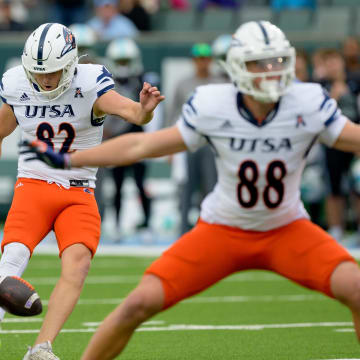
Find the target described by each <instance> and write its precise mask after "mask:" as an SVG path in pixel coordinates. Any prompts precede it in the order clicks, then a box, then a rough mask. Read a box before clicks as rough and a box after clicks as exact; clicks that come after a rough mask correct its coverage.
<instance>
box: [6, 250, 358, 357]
mask: <svg viewBox="0 0 360 360" xmlns="http://www.w3.org/2000/svg"><path fill="white" fill-rule="evenodd" d="M151 260H152V259H150V258H140V257H115V256H114V257H109V256H106V257H105V256H98V257H96V258H95V260H94V262H93V266H92V269H91V272H90V274H89V277H88V280H87V282H86V285H85V288H84V291H83V293H82V296H81V299H80V302H79V304H78V305H77V307H76V309H75V311H74V313H73V314H72V315H71V317H70V318H69V320H68V322H67V323H66V324H65V327H64V330H63V332H62V333H61V334H60V335H59V336H58V338H57V339H56V341H55V343H54V352H55V354H56V355H58V356H59V357H60V358H61V360H73V359H74V360H75V359H79V358H80V355H81V353H82V351H83V350H84V348H85V346H86V344H87V342H88V341H89V339H90V337H91V336H92V334H93V332H94V330H95V329H96V327H97V326H98V324H99V322H100V321H101V320H102V319H103V318H104V316H105V315H106V314H107V313H108V312H110V311H111V310H112V309H113V308H114V307H115V306H116V304H118V303H119V302H120V301H121V299H122V298H123V297H124V296H125V295H126V294H127V293H128V291H129V290H131V289H132V288H133V287H134V286H135V285H136V283H137V282H138V280H139V279H140V276H141V274H142V272H143V270H144V269H145V267H146V266H147V265H148V264H149V263H150V262H151ZM59 271H60V264H59V260H58V258H57V257H56V256H42V255H36V256H34V258H33V259H32V260H31V262H30V266H29V268H28V269H27V271H26V273H25V274H24V277H25V278H26V279H27V280H29V281H30V282H31V283H32V284H33V285H34V286H35V287H36V289H37V291H38V293H39V294H40V296H41V298H42V299H43V303H44V304H45V305H46V303H47V299H48V298H49V294H50V291H51V289H52V287H53V285H54V284H55V282H56V279H57V277H58V275H59ZM179 276H181V274H179ZM45 311H46V306H45ZM42 317H43V314H42V315H40V316H38V317H34V318H20V317H12V316H7V317H6V318H5V320H6V321H5V322H4V323H3V324H2V331H0V337H1V342H2V344H1V348H0V359H1V360H21V359H22V357H23V355H24V353H25V351H26V346H27V345H29V344H32V342H33V340H34V339H35V337H36V333H37V331H38V329H39V328H40V324H41V319H42ZM120 358H121V359H124V360H130V359H132V360H145V359H146V360H178V359H179V360H183V359H184V360H185V359H186V360H187V359H189V360H199V359H206V360H212V359H213V360H222V359H226V360H227V359H244V360H282V359H284V360H285V359H286V360H298V359H299V360H300V359H301V360H303V359H360V346H359V345H358V344H357V341H356V339H355V333H354V332H353V330H352V326H351V316H350V313H349V312H348V310H347V309H346V308H345V307H343V306H341V305H339V304H338V303H336V302H335V301H333V300H330V299H328V298H326V297H325V296H322V295H320V294H317V293H315V292H311V291H307V290H305V289H303V288H301V287H299V286H297V285H294V284H292V283H290V282H289V281H287V280H283V279H282V278H280V277H278V276H275V275H273V274H271V273H267V272H260V271H253V272H243V273H240V274H237V275H234V276H232V277H230V278H228V279H226V280H223V281H222V282H221V283H219V284H217V285H216V286H214V287H212V288H211V289H209V290H207V291H206V292H204V293H202V294H201V295H198V296H196V297H194V298H191V299H189V300H187V301H184V302H183V303H181V304H179V305H177V306H175V307H174V308H172V309H170V310H168V311H166V312H164V313H162V314H160V315H158V316H156V317H155V318H153V319H151V321H149V322H148V323H145V324H144V325H143V326H142V327H141V328H140V329H139V331H138V332H136V334H135V336H134V337H133V339H132V341H131V342H130V344H129V346H128V347H127V349H126V350H125V352H124V353H123V354H122V356H120Z"/></svg>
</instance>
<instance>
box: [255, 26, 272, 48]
mask: <svg viewBox="0 0 360 360" xmlns="http://www.w3.org/2000/svg"><path fill="white" fill-rule="evenodd" d="M257 24H258V25H259V27H260V29H261V31H262V33H263V35H264V41H265V44H266V45H269V44H270V39H269V35H268V33H267V31H266V29H265V27H264V25H263V24H262V23H261V21H257Z"/></svg>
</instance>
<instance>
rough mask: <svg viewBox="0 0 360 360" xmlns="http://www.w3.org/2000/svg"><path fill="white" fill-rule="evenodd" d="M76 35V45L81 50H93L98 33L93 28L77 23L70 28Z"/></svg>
mask: <svg viewBox="0 0 360 360" xmlns="http://www.w3.org/2000/svg"><path fill="white" fill-rule="evenodd" d="M69 29H70V30H71V32H72V33H73V34H74V35H75V38H76V44H77V46H78V49H79V48H91V47H93V46H94V45H95V43H96V33H95V31H94V30H93V28H92V27H91V26H89V25H86V24H81V23H76V24H72V25H70V26H69Z"/></svg>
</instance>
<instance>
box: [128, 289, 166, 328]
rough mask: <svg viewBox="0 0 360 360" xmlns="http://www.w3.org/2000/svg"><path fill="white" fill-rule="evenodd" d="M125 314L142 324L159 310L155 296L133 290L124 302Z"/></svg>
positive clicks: (159, 306) (158, 303)
mask: <svg viewBox="0 0 360 360" xmlns="http://www.w3.org/2000/svg"><path fill="white" fill-rule="evenodd" d="M124 306H125V310H126V311H125V313H126V314H128V315H129V316H130V317H131V318H133V319H134V320H136V321H137V322H142V321H145V320H146V319H148V318H149V317H151V316H152V315H154V314H156V313H157V312H159V311H160V310H161V303H160V302H159V300H158V298H157V296H155V294H154V295H151V294H147V293H146V292H145V291H142V290H141V289H140V290H139V289H135V290H134V291H133V292H132V293H131V294H130V295H129V296H128V297H127V298H126V300H125V302H124Z"/></svg>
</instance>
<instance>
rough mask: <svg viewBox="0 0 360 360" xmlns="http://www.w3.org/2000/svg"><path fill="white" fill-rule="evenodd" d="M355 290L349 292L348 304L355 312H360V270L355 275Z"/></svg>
mask: <svg viewBox="0 0 360 360" xmlns="http://www.w3.org/2000/svg"><path fill="white" fill-rule="evenodd" d="M353 284H354V286H353V289H352V291H350V292H349V296H348V298H347V303H348V304H349V306H350V307H351V308H352V309H354V310H355V311H358V312H360V270H359V271H358V272H357V274H354V280H353Z"/></svg>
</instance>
